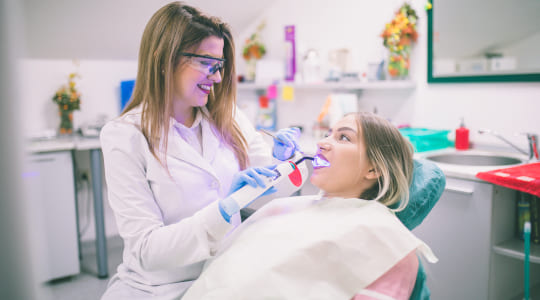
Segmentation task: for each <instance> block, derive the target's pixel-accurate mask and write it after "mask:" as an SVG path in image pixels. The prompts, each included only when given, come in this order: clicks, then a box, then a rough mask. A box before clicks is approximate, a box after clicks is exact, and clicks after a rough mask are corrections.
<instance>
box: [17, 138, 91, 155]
mask: <svg viewBox="0 0 540 300" xmlns="http://www.w3.org/2000/svg"><path fill="white" fill-rule="evenodd" d="M100 148H101V144H100V142H99V137H97V136H95V137H86V136H80V135H73V136H61V137H51V138H42V139H32V140H29V141H28V142H27V144H26V150H27V152H29V153H40V152H53V151H69V150H91V149H100Z"/></svg>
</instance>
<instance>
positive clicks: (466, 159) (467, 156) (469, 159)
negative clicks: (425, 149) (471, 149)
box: [425, 153, 523, 166]
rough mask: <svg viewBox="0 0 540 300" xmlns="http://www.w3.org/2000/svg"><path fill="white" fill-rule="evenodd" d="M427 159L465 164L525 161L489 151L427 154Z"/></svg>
mask: <svg viewBox="0 0 540 300" xmlns="http://www.w3.org/2000/svg"><path fill="white" fill-rule="evenodd" d="M425 159H428V160H431V161H434V162H438V163H443V164H451V165H463V166H506V165H518V164H521V163H523V160H521V159H519V158H515V157H511V156H505V155H497V154H488V153H481V154H480V153H475V154H472V153H441V154H432V155H427V156H426V157H425Z"/></svg>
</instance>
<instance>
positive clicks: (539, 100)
mask: <svg viewBox="0 0 540 300" xmlns="http://www.w3.org/2000/svg"><path fill="white" fill-rule="evenodd" d="M402 3H403V1H401V0H384V1H347V0H334V1H324V0H312V1H308V0H299V1H285V0H279V1H276V3H274V4H273V5H272V6H271V7H270V8H269V9H267V10H266V12H265V14H264V15H262V16H261V17H260V18H259V20H257V21H255V22H254V23H253V24H252V25H251V26H249V27H248V28H246V30H245V31H244V32H242V33H241V38H240V39H238V41H243V40H244V39H245V37H247V36H248V35H249V34H250V33H251V32H252V31H253V30H254V28H255V26H256V25H258V24H259V22H260V20H266V21H267V26H266V27H267V29H266V31H265V32H264V33H263V37H264V40H265V43H266V44H267V45H268V49H269V51H268V58H283V57H284V55H283V52H284V42H283V39H284V33H283V28H284V26H285V25H291V24H292V25H296V27H297V33H296V37H297V40H298V44H299V45H300V49H299V51H302V50H303V49H308V48H311V47H315V48H317V49H318V50H319V51H320V52H321V53H322V57H325V56H326V55H327V54H328V51H329V50H331V49H337V48H341V47H348V48H349V49H351V53H352V54H353V66H352V68H356V69H357V70H358V71H363V70H365V66H366V64H367V63H368V62H369V61H371V60H374V59H376V58H378V56H380V55H381V53H384V50H383V47H382V39H381V38H380V37H379V35H380V33H381V31H382V30H383V28H384V24H385V23H387V22H389V21H390V20H391V19H392V17H393V14H394V11H395V10H397V9H398V8H399V7H400V6H401V4H402ZM409 3H411V5H412V6H413V8H415V10H416V12H417V15H418V17H419V24H418V26H417V28H418V31H419V39H418V41H417V43H416V45H415V47H414V49H413V53H412V60H411V77H412V79H413V80H415V81H416V84H417V87H416V89H415V90H414V91H412V92H398V91H369V92H363V93H362V95H361V96H360V107H361V109H365V110H369V111H371V110H373V107H375V106H376V107H377V108H378V111H379V113H380V114H382V115H384V116H386V117H388V118H390V119H392V120H393V121H395V122H396V123H410V124H411V125H413V126H418V127H430V128H440V129H454V128H456V127H457V126H458V125H459V120H460V118H461V117H464V118H465V123H466V125H467V126H468V127H469V128H470V129H471V140H472V141H473V142H478V143H487V144H491V143H493V144H499V142H498V141H496V140H494V138H493V137H489V136H488V137H485V136H478V135H477V134H476V133H475V131H476V130H478V129H480V128H490V129H493V130H496V131H499V132H500V133H501V134H503V135H504V136H506V137H507V138H508V139H509V140H511V141H513V142H514V143H516V144H518V145H521V146H522V147H523V148H525V147H526V139H525V137H523V136H520V135H519V133H521V132H536V133H540V118H539V116H538V112H539V111H540V83H538V82H535V83H482V84H479V83H478V84H474V83H469V84H427V76H426V74H427V71H426V69H427V62H426V60H427V37H426V35H427V28H426V26H427V15H426V12H425V10H424V5H425V3H426V1H424V0H414V1H410V2H409ZM240 45H241V44H240ZM240 48H241V46H239V47H238V49H240ZM239 60H240V62H239V64H240V65H242V63H243V62H242V61H241V60H242V59H241V58H239ZM304 94H305V93H304ZM297 98H298V99H297V101H296V103H297V104H296V106H291V105H288V108H289V110H295V112H298V111H303V110H307V112H308V117H311V118H313V119H314V118H315V117H316V115H314V114H313V111H314V109H313V108H309V109H306V107H307V106H318V107H320V106H322V103H324V99H325V98H326V94H319V95H317V94H315V93H308V94H305V95H304V97H301V95H298V97H297ZM315 111H316V112H318V110H315ZM298 115H299V114H298V113H295V114H294V116H298ZM288 124H289V122H288V121H286V120H283V119H281V120H280V125H282V126H286V125H288Z"/></svg>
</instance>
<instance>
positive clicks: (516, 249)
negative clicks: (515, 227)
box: [493, 238, 540, 264]
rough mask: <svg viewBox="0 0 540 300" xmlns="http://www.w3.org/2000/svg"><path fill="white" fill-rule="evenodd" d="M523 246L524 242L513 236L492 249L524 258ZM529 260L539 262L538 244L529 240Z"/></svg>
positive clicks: (498, 252)
mask: <svg viewBox="0 0 540 300" xmlns="http://www.w3.org/2000/svg"><path fill="white" fill-rule="evenodd" d="M523 247H524V242H523V241H522V240H520V239H518V238H514V239H511V240H508V241H505V242H503V243H500V244H498V245H495V246H493V251H495V253H497V254H500V255H504V256H508V257H512V258H517V259H519V260H524V259H525V254H524V253H523ZM529 261H530V262H531V263H536V264H540V245H538V244H534V243H532V242H531V254H530V256H529Z"/></svg>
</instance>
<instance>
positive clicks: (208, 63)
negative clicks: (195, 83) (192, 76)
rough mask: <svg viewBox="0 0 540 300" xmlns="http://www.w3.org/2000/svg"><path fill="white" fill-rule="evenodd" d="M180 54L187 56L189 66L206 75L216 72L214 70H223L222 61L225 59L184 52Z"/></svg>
mask: <svg viewBox="0 0 540 300" xmlns="http://www.w3.org/2000/svg"><path fill="white" fill-rule="evenodd" d="M180 55H182V56H186V57H189V62H190V64H191V66H193V67H194V68H195V69H197V70H199V71H201V72H203V73H204V74H206V76H210V75H213V74H216V72H218V71H221V70H223V63H224V62H225V59H223V58H217V57H212V56H207V55H198V54H195V53H186V52H182V53H180Z"/></svg>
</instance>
